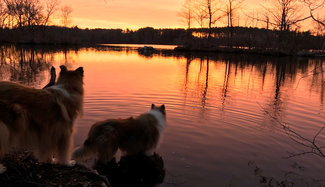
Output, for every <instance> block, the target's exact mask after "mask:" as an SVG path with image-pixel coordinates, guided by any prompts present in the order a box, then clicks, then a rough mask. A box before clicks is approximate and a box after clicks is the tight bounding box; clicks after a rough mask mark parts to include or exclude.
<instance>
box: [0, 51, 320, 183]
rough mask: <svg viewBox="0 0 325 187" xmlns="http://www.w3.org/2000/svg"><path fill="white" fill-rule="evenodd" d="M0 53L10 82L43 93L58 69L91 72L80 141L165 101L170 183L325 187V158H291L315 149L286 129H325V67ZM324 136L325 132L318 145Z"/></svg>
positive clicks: (287, 61)
mask: <svg viewBox="0 0 325 187" xmlns="http://www.w3.org/2000/svg"><path fill="white" fill-rule="evenodd" d="M0 50H1V53H0V58H1V63H0V80H10V81H15V82H20V83H23V84H26V85H30V86H33V87H37V88H41V87H43V86H44V85H45V84H46V83H47V81H48V80H49V69H50V67H51V66H52V65H53V66H55V67H56V68H57V69H58V67H59V66H60V65H61V64H64V65H67V66H68V67H69V68H77V67H79V66H83V67H84V70H85V79H84V82H85V85H84V86H85V100H84V113H83V116H82V117H81V118H80V119H79V120H78V121H77V124H76V134H75V136H74V140H75V145H80V144H81V143H82V142H83V141H84V139H85V137H86V136H87V133H88V130H89V128H90V126H91V125H92V124H93V123H94V122H96V121H100V120H104V119H107V118H126V117H129V116H134V115H138V114H141V113H143V112H146V111H148V109H149V108H150V105H151V103H156V104H165V105H166V107H167V127H166V130H165V132H164V136H163V139H162V142H161V145H160V147H159V149H158V151H157V152H158V154H159V155H161V156H162V158H163V159H164V164H165V169H166V177H165V180H164V183H163V184H161V186H260V185H261V184H260V183H261V181H263V179H264V181H267V182H268V181H270V180H271V181H273V182H274V181H278V182H281V181H283V180H287V181H294V183H295V184H296V186H321V185H325V184H324V182H322V181H320V180H323V179H325V172H324V171H325V167H324V166H325V158H321V157H319V156H316V155H313V154H306V155H302V156H297V157H293V158H290V159H287V158H284V157H288V156H290V153H289V152H292V153H302V152H304V151H307V152H308V151H310V149H308V148H305V147H303V146H302V145H301V144H299V143H297V142H295V141H293V140H292V137H291V136H288V134H286V131H285V130H284V129H283V128H282V126H281V124H280V123H282V124H287V125H289V126H290V128H291V129H292V130H294V131H295V132H297V133H298V134H299V135H301V136H303V137H305V138H306V139H308V140H312V139H313V137H314V136H315V135H316V134H317V132H318V130H319V129H320V128H321V127H322V126H323V125H324V124H325V123H324V117H325V113H324V109H325V107H324V97H325V96H324V91H325V72H323V71H324V69H323V68H325V67H324V62H325V61H322V60H317V59H297V58H267V57H263V56H245V55H231V54H225V55H221V54H219V55H212V54H210V55H209V54H195V53H193V54H179V53H178V54H173V53H172V52H160V51H156V52H155V53H153V54H148V53H147V54H143V53H140V52H138V51H137V50H132V49H118V48H117V49H110V48H106V47H102V48H81V49H62V50H60V49H47V48H44V47H39V48H33V49H31V48H15V47H8V46H3V47H1V48H0ZM279 122H280V123H279ZM324 139H325V131H324V132H322V133H320V135H319V136H318V137H317V139H316V143H317V145H319V146H320V147H322V145H325V140H324ZM303 143H306V142H303ZM324 151H325V150H324ZM263 177H264V178H263Z"/></svg>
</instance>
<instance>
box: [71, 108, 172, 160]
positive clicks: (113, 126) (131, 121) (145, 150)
mask: <svg viewBox="0 0 325 187" xmlns="http://www.w3.org/2000/svg"><path fill="white" fill-rule="evenodd" d="M165 121H166V112H165V105H162V106H160V107H156V106H155V105H154V104H152V106H151V110H150V111H149V112H148V113H145V114H142V115H140V116H138V117H136V118H133V117H130V118H127V119H108V120H105V121H101V122H97V123H95V124H94V125H93V126H92V127H91V129H90V131H89V133H88V137H87V139H86V140H85V142H84V144H83V145H82V146H81V147H79V148H77V149H76V150H75V151H74V152H73V154H72V159H75V160H76V161H77V162H79V161H82V159H85V158H89V157H90V156H92V155H96V156H97V161H98V162H99V163H102V164H106V163H107V162H109V161H111V160H112V159H113V157H114V155H115V153H116V152H117V150H118V149H120V150H121V152H122V154H123V156H127V155H135V154H146V155H148V156H150V155H152V154H153V152H154V150H155V148H156V147H157V144H158V141H159V137H160V135H161V133H162V131H163V129H164V126H165Z"/></svg>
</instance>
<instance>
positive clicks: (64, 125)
mask: <svg viewBox="0 0 325 187" xmlns="http://www.w3.org/2000/svg"><path fill="white" fill-rule="evenodd" d="M60 68H61V72H60V74H59V77H58V80H57V82H56V83H55V84H54V85H52V86H49V87H46V88H44V89H35V88H30V87H26V86H23V85H20V84H16V83H11V82H0V160H1V158H2V157H3V156H4V154H6V153H8V152H9V151H11V150H21V149H27V150H30V151H32V152H33V153H34V154H35V156H36V157H37V158H38V159H39V160H40V161H43V162H50V161H52V158H53V157H55V158H56V159H57V161H58V163H60V164H68V162H69V159H70V153H71V151H70V148H71V143H72V141H71V136H72V132H73V124H74V121H75V119H76V118H77V116H78V114H79V113H80V112H81V111H82V103H83V93H84V91H83V68H82V67H79V68H78V69H76V70H74V71H69V70H67V68H66V67H65V66H60ZM5 170H6V168H5V167H4V166H3V165H2V164H0V173H1V172H2V173H3V172H4V171H5Z"/></svg>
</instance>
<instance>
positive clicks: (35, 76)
mask: <svg viewBox="0 0 325 187" xmlns="http://www.w3.org/2000/svg"><path fill="white" fill-rule="evenodd" d="M0 54H1V56H0V77H1V79H2V80H8V81H16V82H20V83H23V84H27V85H30V84H35V83H38V84H39V83H41V82H42V81H43V80H44V79H46V78H45V77H44V76H45V75H44V71H45V70H48V69H49V67H50V66H51V62H52V61H53V53H47V52H44V51H40V50H37V49H34V48H16V47H13V46H10V47H8V46H1V47H0ZM38 84H35V85H38Z"/></svg>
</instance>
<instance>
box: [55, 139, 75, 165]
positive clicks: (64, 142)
mask: <svg viewBox="0 0 325 187" xmlns="http://www.w3.org/2000/svg"><path fill="white" fill-rule="evenodd" d="M71 134H72V133H66V134H65V135H63V136H62V138H61V140H60V141H59V145H58V163H59V164H63V165H69V160H70V158H71V157H70V148H71V141H72V140H71V138H70V136H71Z"/></svg>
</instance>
